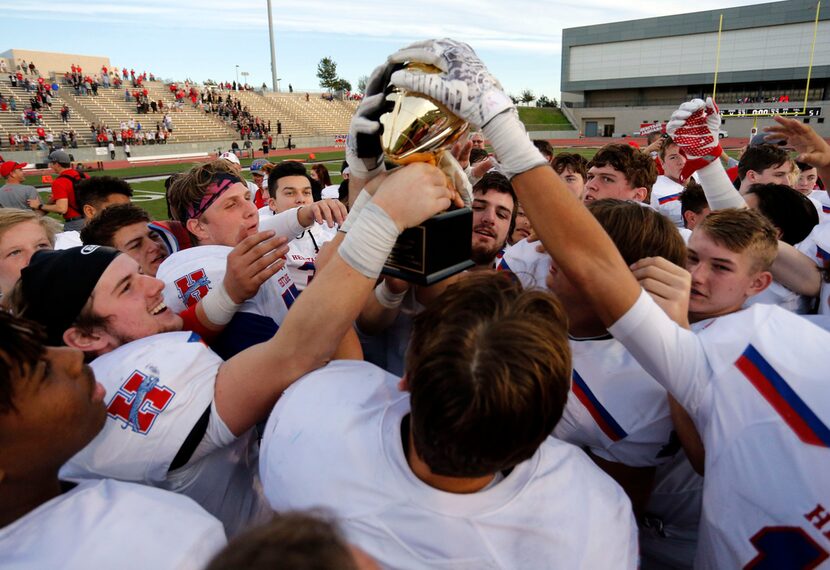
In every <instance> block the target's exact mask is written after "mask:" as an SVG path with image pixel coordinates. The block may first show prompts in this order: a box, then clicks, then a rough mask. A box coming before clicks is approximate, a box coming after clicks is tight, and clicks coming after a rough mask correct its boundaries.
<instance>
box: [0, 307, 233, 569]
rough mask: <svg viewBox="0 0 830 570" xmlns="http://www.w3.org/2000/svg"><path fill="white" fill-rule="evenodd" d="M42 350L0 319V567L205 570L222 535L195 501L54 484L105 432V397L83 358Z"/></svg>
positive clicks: (21, 324) (13, 323)
mask: <svg viewBox="0 0 830 570" xmlns="http://www.w3.org/2000/svg"><path fill="white" fill-rule="evenodd" d="M45 343H46V339H45V337H44V335H43V332H42V330H41V329H40V327H39V326H38V325H36V324H35V323H32V322H29V321H25V320H22V319H17V318H14V317H12V316H11V315H10V314H9V313H7V312H5V311H0V346H2V348H1V349H0V362H2V364H0V478H2V484H0V553H2V556H3V567H4V568H15V569H16V568H20V569H23V568H67V569H73V570H74V569H86V568H103V567H107V566H110V565H112V562H113V560H120V561H128V564H127V565H129V566H142V567H152V568H165V569H171V570H172V569H182V570H183V569H189V568H197V567H202V566H204V565H205V564H206V563H207V562H208V561H209V560H210V558H211V555H212V553H214V552H216V551H217V550H219V549H220V548H222V546H223V545H224V544H225V533H224V531H223V529H222V525H221V524H220V523H219V521H217V520H216V519H215V518H213V517H211V516H210V515H208V514H207V513H206V512H205V511H204V509H202V508H201V507H199V506H198V505H196V504H195V503H194V502H193V501H191V500H190V499H188V498H186V497H182V496H180V495H176V494H174V493H169V492H166V491H162V490H160V489H152V488H149V487H146V486H143V485H134V484H131V483H123V482H121V481H115V480H112V479H101V480H97V481H85V482H82V483H79V484H73V483H71V482H68V481H66V480H61V479H60V478H59V477H58V470H59V469H60V467H61V465H62V464H63V463H64V462H65V461H67V460H68V459H69V458H71V457H72V456H73V455H74V454H75V453H77V452H78V451H80V450H81V449H82V448H83V447H84V446H86V445H87V444H89V442H90V441H92V440H93V438H95V437H96V435H97V434H98V433H99V432H100V431H101V429H102V427H103V426H104V424H105V422H106V419H107V410H106V405H105V404H104V402H103V400H104V398H105V397H106V392H105V389H104V387H103V386H102V385H101V384H100V383H98V382H96V381H95V377H94V375H93V373H92V370H91V369H90V367H89V366H87V365H85V364H84V357H83V353H82V352H81V351H79V350H77V349H72V348H66V347H64V348H54V347H47V346H46V345H45ZM125 520H127V521H129V522H130V524H124V521H125ZM148 546H151V547H148Z"/></svg>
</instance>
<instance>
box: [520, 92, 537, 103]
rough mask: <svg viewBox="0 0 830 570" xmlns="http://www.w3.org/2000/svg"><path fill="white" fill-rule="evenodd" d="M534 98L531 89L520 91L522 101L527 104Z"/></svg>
mask: <svg viewBox="0 0 830 570" xmlns="http://www.w3.org/2000/svg"><path fill="white" fill-rule="evenodd" d="M534 99H536V96H535V95H534V94H533V91H531V90H530V89H525V90H524V91H522V103H524V104H525V105H528V104H530V102H531V101H533V100H534Z"/></svg>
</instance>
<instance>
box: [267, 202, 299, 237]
mask: <svg viewBox="0 0 830 570" xmlns="http://www.w3.org/2000/svg"><path fill="white" fill-rule="evenodd" d="M298 210H299V208H291V209H290V210H286V211H284V212H280V213H279V214H276V215H274V216H266V217H264V218H260V219H259V231H261V232H263V231H265V230H273V231H274V232H275V233H276V234H277V235H276V237H284V238H288V240H289V241H291V240H292V239H294V238H295V237H297V236H298V235H299V234H301V233H302V232H303V230H304V229H305V228H304V227H303V226H302V225H300V221H299V220H298V219H297V211H298Z"/></svg>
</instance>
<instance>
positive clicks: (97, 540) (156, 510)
mask: <svg viewBox="0 0 830 570" xmlns="http://www.w3.org/2000/svg"><path fill="white" fill-rule="evenodd" d="M225 543H226V539H225V533H224V531H223V530H222V525H221V524H220V523H219V521H217V520H216V519H215V518H213V517H212V516H210V515H209V514H208V513H206V512H205V511H204V509H202V508H201V507H199V505H197V504H196V503H194V502H193V501H191V500H190V499H188V498H187V497H182V496H179V495H176V494H174V493H168V492H166V491H161V490H159V489H152V488H150V487H145V486H143V485H133V484H131V483H121V482H119V481H112V480H106V479H105V480H102V481H88V482H83V483H81V484H79V485H78V486H76V487H75V488H74V489H72V490H70V491H67V492H66V493H63V494H62V495H59V496H57V497H55V498H54V499H52V500H51V501H48V502H46V503H44V504H42V505H40V506H39V507H38V508H36V509H35V510H33V511H31V512H29V513H27V514H26V515H24V516H23V517H22V518H20V519H18V520H16V521H14V522H13V523H11V524H9V525H7V526H5V527H3V528H0V567H2V568H4V569H8V570H11V569H20V570H23V569H26V570H29V569H33V568H44V569H45V568H61V569H62V570H75V569H77V570H90V569H97V568H119V569H124V570H131V569H135V570H145V569H147V568H154V569H158V570H166V569H171V570H172V569H176V570H201V569H202V568H204V567H205V566H206V565H207V564H208V562H210V560H211V559H212V558H213V556H214V555H215V554H216V553H217V552H218V551H219V550H221V549H222V548H223V547H224V546H225Z"/></svg>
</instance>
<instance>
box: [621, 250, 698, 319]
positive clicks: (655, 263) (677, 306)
mask: <svg viewBox="0 0 830 570" xmlns="http://www.w3.org/2000/svg"><path fill="white" fill-rule="evenodd" d="M631 271H632V272H633V273H634V277H636V278H637V281H638V282H639V283H640V286H641V287H642V288H643V289H645V291H646V292H647V293H648V294H649V295H651V297H652V299H654V301H655V302H656V303H657V304H658V305H659V306H660V308H661V309H663V312H665V313H666V314H667V315H668V316H669V317H670V318H671V319H672V320H673V321H674V322H676V323H677V324H679V325H680V326H682V327H685V328H689V294H690V292H691V289H692V276H691V275H690V274H689V272H688V271H686V270H685V269H684V268H682V267H680V266H677V265H675V264H674V263H672V262H671V261H669V260H667V259H664V258H662V257H645V258H643V259H641V260H639V261H637V262H636V263H634V264H633V265H632V266H631Z"/></svg>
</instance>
